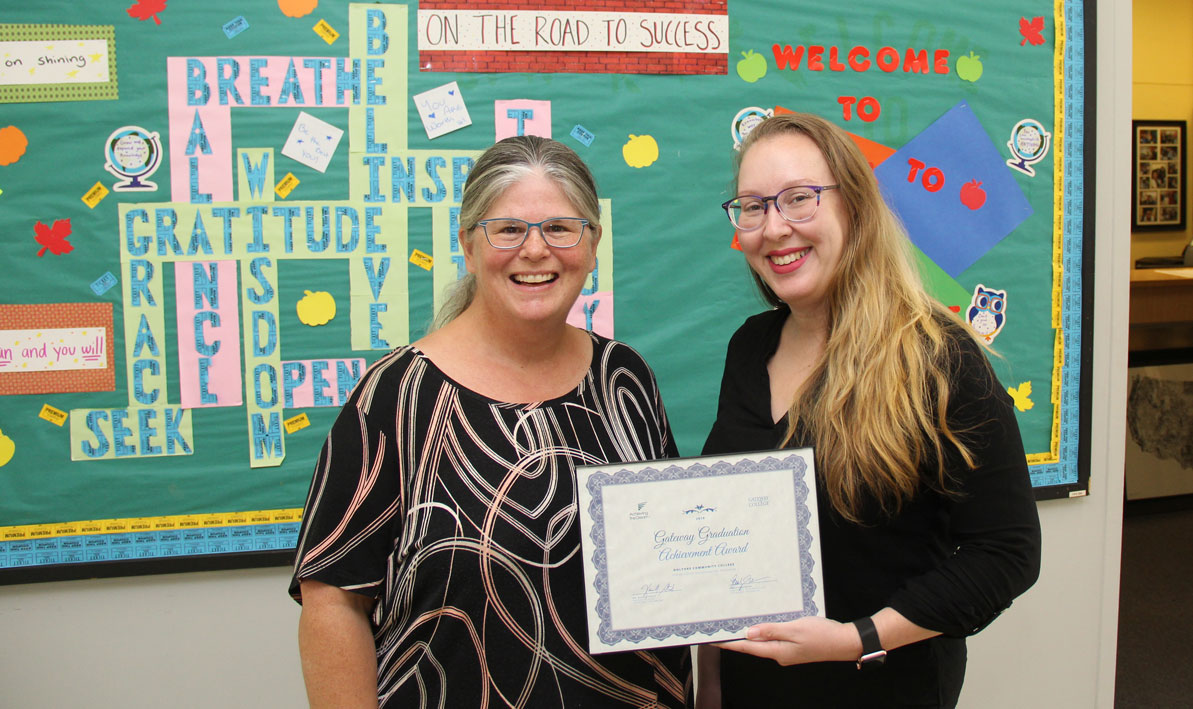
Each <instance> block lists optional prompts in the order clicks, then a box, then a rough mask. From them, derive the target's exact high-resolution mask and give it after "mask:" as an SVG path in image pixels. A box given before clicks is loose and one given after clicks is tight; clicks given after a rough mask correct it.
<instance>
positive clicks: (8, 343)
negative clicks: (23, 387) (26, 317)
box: [0, 327, 108, 372]
mask: <svg viewBox="0 0 1193 709" xmlns="http://www.w3.org/2000/svg"><path fill="white" fill-rule="evenodd" d="M107 340H108V333H107V330H105V329H104V328H102V327H81V328H73V327H70V328H45V329H40V330H0V372H53V371H58V370H61V369H104V368H105V367H107V366H108V342H107Z"/></svg>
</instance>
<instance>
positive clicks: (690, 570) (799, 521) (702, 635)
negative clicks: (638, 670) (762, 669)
mask: <svg viewBox="0 0 1193 709" xmlns="http://www.w3.org/2000/svg"><path fill="white" fill-rule="evenodd" d="M813 471H814V467H813V460H812V451H811V449H808V448H804V449H797V450H780V451H768V452H762V453H746V454H738V455H732V456H703V457H699V458H680V459H673V460H657V461H648V462H641V463H610V464H607V465H587V466H581V467H578V468H577V469H576V474H577V477H578V483H579V485H578V487H579V505H580V531H581V540H582V545H583V556H584V586H585V587H584V591H585V597H586V602H587V608H588V647H589V650H590V651H591V652H593V653H602V652H619V651H625V650H644V649H649V648H655V647H666V646H669V645H689V644H694V643H705V642H716V641H722V640H732V639H735V638H743V637H745V631H746V628H748V627H750V626H751V625H755V624H757V623H766V622H782V621H787V620H793V619H795V618H799V617H802V616H806V615H822V614H823V612H824V595H823V583H822V581H821V565H820V535H819V526H818V524H817V516H816V487H815V478H814V472H813Z"/></svg>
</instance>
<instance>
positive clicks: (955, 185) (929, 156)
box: [874, 101, 1032, 278]
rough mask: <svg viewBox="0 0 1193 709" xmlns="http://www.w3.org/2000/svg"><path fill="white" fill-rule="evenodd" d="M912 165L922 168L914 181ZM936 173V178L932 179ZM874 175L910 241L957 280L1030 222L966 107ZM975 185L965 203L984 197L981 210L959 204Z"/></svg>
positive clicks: (1025, 207)
mask: <svg viewBox="0 0 1193 709" xmlns="http://www.w3.org/2000/svg"><path fill="white" fill-rule="evenodd" d="M913 160H914V161H916V163H917V164H918V163H923V165H924V167H920V168H918V170H916V171H915V174H914V176H913V175H912V171H913V165H912V163H911V162H910V161H913ZM932 168H935V169H936V170H939V173H936V172H932V173H931V174H928V172H929V170H931V169H932ZM874 175H875V176H876V177H877V178H878V182H879V184H881V185H882V190H883V193H884V194H885V196H886V198H887V202H888V203H890V205H891V208H892V209H894V210H895V212H896V213H897V214H898V215H899V217H900V218H901V219H902V220H903V224H904V225H905V226H906V227H907V232H908V235H909V236H910V237H911V240H912V242H914V243H915V245H916V246H918V247H919V248H920V250H921V251H923V252H924V254H926V255H927V256H928V258H930V259H932V260H933V261H934V262H935V263H936V264H937V265H938V266H940V267H941V268H942V269H943V270H944V271H945V273H947V274H949V275H950V276H952V277H953V278H956V277H957V276H959V275H960V274H961V272H962V271H964V270H965V269H967V268H969V267H970V266H972V265H973V264H974V262H976V261H977V260H978V259H980V258H981V257H982V256H984V255H985V254H986V252H988V251H989V250H990V249H992V248H994V246H995V245H996V244H997V243H998V242H1000V241H1002V240H1003V238H1005V237H1006V236H1007V234H1010V233H1011V232H1012V231H1014V230H1015V228H1016V227H1018V226H1019V225H1020V224H1022V223H1023V221H1024V220H1025V219H1027V218H1028V217H1030V216H1031V215H1032V208H1031V204H1030V203H1028V201H1027V197H1025V196H1024V194H1023V190H1021V189H1020V188H1019V184H1018V183H1017V182H1016V181H1015V178H1014V176H1013V175H1012V174H1011V170H1010V169H1009V168H1007V164H1006V158H1004V157H1003V155H1002V154H1001V153H1000V152H999V150H998V148H997V147H996V146H995V145H994V143H993V142H992V141H991V140H990V137H989V136H988V135H987V134H986V131H985V130H984V129H983V128H982V124H981V123H979V122H978V119H977V116H975V115H974V114H973V111H972V110H971V109H970V108H969V105H968V104H967V103H965V102H964V101H962V102H961V103H959V104H957V105H956V106H954V107H953V108H951V109H949V111H948V112H947V113H945V114H944V115H943V116H941V117H940V118H939V119H938V120H937V121H936V122H935V123H933V124H932V125H930V126H928V128H926V129H925V130H924V131H923V132H922V133H920V134H919V135H917V136H916V137H915V138H913V139H912V140H911V141H910V142H908V143H907V144H906V145H904V146H903V147H902V148H900V149H899V150H898V151H896V152H895V154H894V155H892V156H890V157H889V158H887V159H886V160H884V161H883V162H882V164H881V165H879V166H878V167H877V168H875V170H874ZM926 175H927V186H925V176H926ZM941 175H943V179H944V182H943V184H940V182H939V179H940V176H941ZM909 178H910V179H909ZM974 181H976V182H977V183H978V184H977V185H974V186H971V187H970V188H968V189H967V190H966V195H965V196H966V197H967V198H968V201H969V202H970V204H975V203H976V202H977V200H976V199H975V197H977V198H980V195H981V192H984V193H985V202H984V203H982V204H981V206H980V207H978V208H977V209H971V208H970V207H969V206H966V204H965V203H963V201H962V188H963V187H964V186H965V185H966V184H967V183H972V182H974ZM929 187H931V188H935V191H931V190H930V189H929Z"/></svg>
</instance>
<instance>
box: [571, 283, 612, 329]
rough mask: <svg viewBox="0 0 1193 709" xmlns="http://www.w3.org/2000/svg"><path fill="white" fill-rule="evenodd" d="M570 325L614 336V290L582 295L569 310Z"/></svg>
mask: <svg viewBox="0 0 1193 709" xmlns="http://www.w3.org/2000/svg"><path fill="white" fill-rule="evenodd" d="M568 325H575V326H576V327H581V328H584V329H585V330H592V331H593V332H595V333H596V334H598V335H604V336H605V337H609V338H612V337H613V291H597V292H596V293H593V294H592V295H582V296H580V297H579V298H577V299H576V302H575V303H574V304H572V309H571V311H569V312H568Z"/></svg>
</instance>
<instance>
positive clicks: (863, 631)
mask: <svg viewBox="0 0 1193 709" xmlns="http://www.w3.org/2000/svg"><path fill="white" fill-rule="evenodd" d="M853 626H854V627H855V628H857V634H858V636H859V637H860V638H861V639H862V655H861V657H859V658H858V659H857V668H858V669H859V670H861V669H870V668H877V667H881V666H882V663H883V661H885V660H886V650H883V649H882V641H881V640H879V639H878V628H876V627H874V621H873V620H872V619H871V618H870V617H869V616H864V617H862V618H858V619H857V620H855V621H853Z"/></svg>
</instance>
